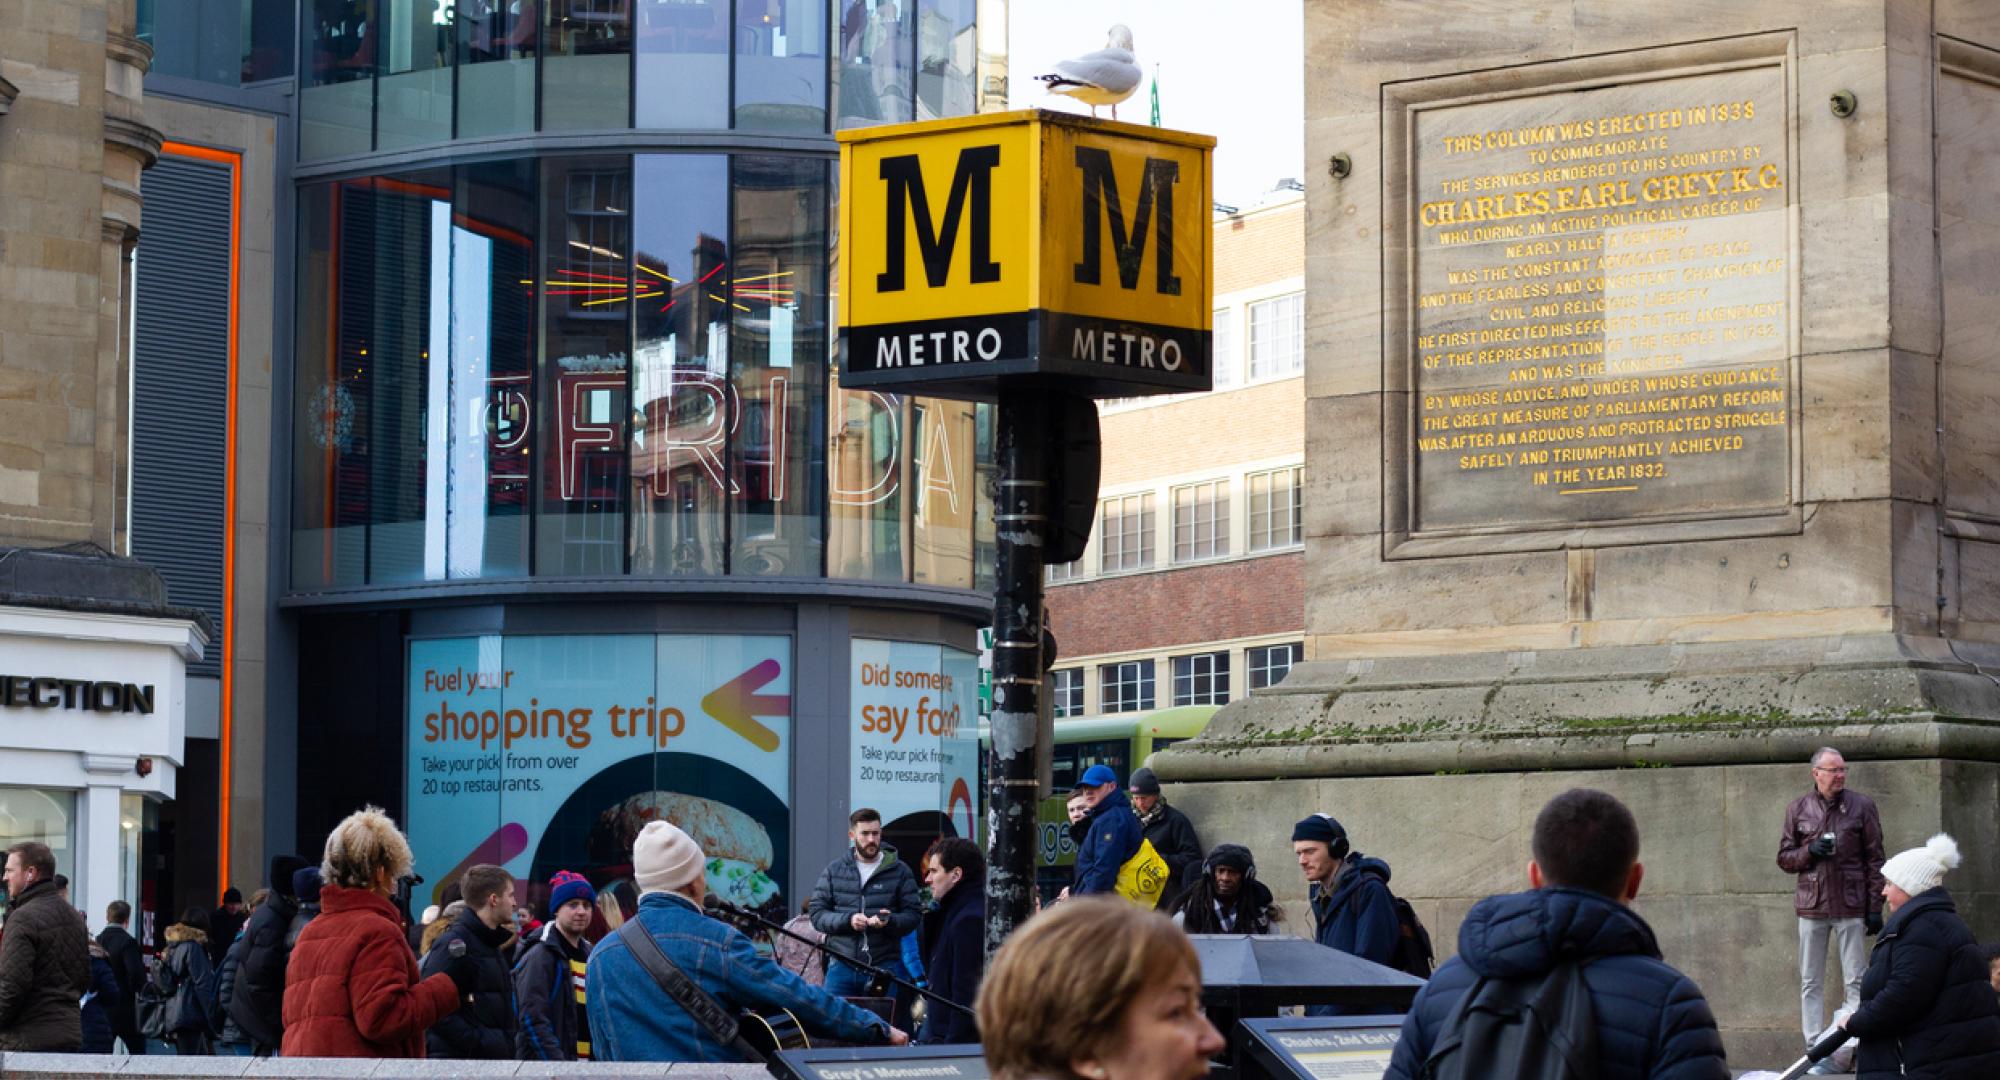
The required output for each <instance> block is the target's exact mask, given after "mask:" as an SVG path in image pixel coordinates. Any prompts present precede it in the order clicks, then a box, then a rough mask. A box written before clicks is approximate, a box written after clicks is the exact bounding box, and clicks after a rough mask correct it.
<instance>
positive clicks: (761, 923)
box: [708, 901, 974, 1017]
mask: <svg viewBox="0 0 2000 1080" xmlns="http://www.w3.org/2000/svg"><path fill="white" fill-rule="evenodd" d="M708 913H709V914H711V915H713V916H715V917H716V918H718V919H721V920H722V921H723V922H727V923H734V924H736V926H737V929H739V930H740V929H742V928H743V925H742V924H744V923H750V924H752V925H755V926H758V927H761V928H762V929H765V930H768V931H770V932H771V933H774V934H783V935H784V936H786V937H788V938H791V939H792V940H793V941H796V942H799V943H800V944H803V945H806V946H808V947H810V948H812V949H814V950H816V951H818V952H820V953H823V954H825V955H826V957H827V958H828V959H830V960H838V961H840V962H841V963H843V964H846V965H847V966H849V967H853V968H859V969H861V970H862V971H865V972H867V973H868V974H869V975H872V976H874V977H875V978H877V979H887V980H888V981H890V982H892V983H895V984H896V985H897V986H900V987H902V988H904V989H905V990H908V991H910V992H911V993H914V994H920V995H922V996H923V997H924V998H925V999H927V1000H930V1001H935V1002H937V1003H938V1004H940V1005H944V1006H946V1007H948V1008H952V1009H957V1010H958V1011H959V1012H961V1013H963V1014H965V1015H966V1016H968V1017H972V1016H973V1015H974V1014H973V1011H972V1010H971V1009H969V1008H966V1007H965V1006H963V1005H960V1004H959V1003H958V1002H956V1001H953V1000H952V999H950V998H948V997H945V996H944V995H942V994H938V993H935V992H933V991H930V990H926V989H924V988H923V987H921V986H918V985H917V984H916V983H913V982H911V981H909V980H908V979H901V978H898V977H896V976H894V975H891V974H889V973H888V972H887V971H884V970H882V969H881V968H878V967H876V966H875V965H873V964H870V963H867V962H865V961H861V960H856V959H853V958H852V957H847V956H842V955H840V954H839V953H837V952H834V951H833V950H832V949H829V948H827V947H826V945H825V944H824V943H822V942H818V941H814V940H813V939H811V938H809V937H806V936H805V935H804V934H797V933H793V932H792V931H790V930H787V929H786V928H785V927H784V924H782V923H775V922H772V921H771V920H769V919H767V918H765V917H764V916H762V915H759V914H757V913H756V912H754V911H751V910H750V909H749V908H745V907H738V906H737V905H735V904H727V905H725V904H724V902H722V901H716V902H715V904H714V906H712V907H709V908H708Z"/></svg>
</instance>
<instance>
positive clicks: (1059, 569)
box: [1043, 559, 1083, 585]
mask: <svg viewBox="0 0 2000 1080" xmlns="http://www.w3.org/2000/svg"><path fill="white" fill-rule="evenodd" d="M1082 576H1083V560H1082V559H1078V560H1077V561H1075V562H1066V563H1050V564H1048V576H1047V577H1046V578H1044V579H1043V580H1045V581H1047V582H1049V583H1050V584H1052V585H1053V584H1055V583H1056V582H1058V581H1069V580H1071V579H1072V578H1079V577H1082Z"/></svg>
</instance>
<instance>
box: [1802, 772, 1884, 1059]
mask: <svg viewBox="0 0 2000 1080" xmlns="http://www.w3.org/2000/svg"><path fill="white" fill-rule="evenodd" d="M1812 777H1813V789H1812V790H1811V791H1808V792H1806V793H1805V794H1804V795H1801V796H1799V797H1798V798H1796V799H1794V800H1792V804H1791V805H1790V806H1788V807H1786V808H1785V832H1784V836H1783V838H1782V839H1780V840H1779V841H1778V867H1779V868H1780V869H1782V870H1784V871H1785V872H1786V873H1789V874H1796V875H1798V879H1799V884H1798V891H1797V892H1796V894H1795V895H1794V896H1793V898H1792V906H1793V907H1794V909H1796V910H1797V912H1798V915H1799V1012H1800V1026H1801V1028H1802V1029H1803V1030H1804V1032H1805V1041H1806V1045H1807V1046H1808V1047H1810V1046H1811V1045H1812V1043H1813V1041H1814V1040H1815V1039H1816V1038H1817V1037H1818V1036H1819V1034H1820V1032H1822V1031H1824V1030H1826V1026H1827V1022H1828V1020H1827V1015H1826V993H1825V988H1824V987H1825V983H1824V979H1825V976H1826V946H1827V939H1828V938H1832V939H1833V942H1834V944H1835V945H1836V946H1837V947H1838V948H1839V949H1840V975H1841V980H1842V982H1843V983H1844V985H1845V990H1846V994H1845V1002H1844V1006H1845V1007H1846V1008H1847V1009H1850V1010H1851V1009H1854V1008H1856V1007H1858V1006H1859V1005H1860V1004H1861V976H1862V974H1863V973H1865V972H1866V971H1867V968H1868V949H1867V944H1866V941H1865V940H1864V936H1865V935H1867V934H1875V933H1878V932H1880V931H1881V929H1882V863H1883V861H1884V855H1883V853H1882V819H1881V816H1880V815H1879V814H1878V813H1877V812H1876V810H1875V800H1873V799H1870V798H1869V797H1868V796H1866V795H1863V794H1861V793H1860V792H1858V791H1849V790H1847V759H1845V758H1844V757H1842V756H1841V753H1840V751H1838V750H1835V749H1834V748H1833V747H1831V746H1823V747H1821V748H1820V749H1819V750H1817V751H1815V752H1814V753H1813V756H1812Z"/></svg>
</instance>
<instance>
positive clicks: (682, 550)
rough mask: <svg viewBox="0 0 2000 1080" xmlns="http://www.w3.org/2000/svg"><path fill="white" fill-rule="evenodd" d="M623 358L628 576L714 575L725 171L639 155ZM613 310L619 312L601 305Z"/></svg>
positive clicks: (724, 359) (713, 163)
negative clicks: (629, 346)
mask: <svg viewBox="0 0 2000 1080" xmlns="http://www.w3.org/2000/svg"><path fill="white" fill-rule="evenodd" d="M635 169H636V174H635V178H634V180H635V186H636V188H637V195H638V207H639V211H638V218H637V222H636V236H637V251H638V259H637V267H638V271H637V279H636V282H635V285H634V297H633V301H634V304H635V305H636V309H637V314H636V318H637V324H638V338H637V343H636V345H635V347H634V349H633V353H632V361H633V362H632V447H631V452H632V505H633V517H632V530H631V538H632V572H633V573H635V574H718V575H719V574H721V573H723V571H724V565H723V561H724V557H725V555H726V554H727V550H726V549H727V544H728V536H727V533H726V532H725V529H726V528H727V524H726V522H727V511H726V506H725V501H724V499H723V490H724V485H725V484H727V483H728V467H727V465H726V464H725V459H726V457H727V455H728V453H729V435H730V427H731V426H732V424H733V423H735V422H738V421H740V417H741V410H740V409H737V408H734V407H733V406H734V403H735V401H734V393H733V390H732V387H731V385H730V382H729V345H728V343H729V324H730V319H729V314H730V308H729V305H728V303H727V301H725V300H724V299H723V295H724V292H725V290H726V289H727V286H726V285H725V284H724V282H726V281H727V280H728V274H729V249H728V234H729V163H728V159H727V158H726V157H723V156H721V155H705V154H704V155H695V154H682V155H669V154H643V155H640V156H639V158H638V160H637V162H636V164H635ZM608 306H616V305H608Z"/></svg>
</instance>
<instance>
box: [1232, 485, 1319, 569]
mask: <svg viewBox="0 0 2000 1080" xmlns="http://www.w3.org/2000/svg"><path fill="white" fill-rule="evenodd" d="M1280 476H1284V477H1285V478H1286V479H1287V480H1289V482H1290V498H1289V499H1288V500H1287V505H1286V506H1285V507H1284V509H1283V516H1284V517H1285V518H1287V519H1289V520H1288V523H1287V527H1286V528H1285V529H1284V539H1282V540H1279V539H1276V537H1277V536H1278V533H1279V530H1278V528H1277V522H1278V520H1279V516H1280V510H1279V508H1278V506H1277V495H1278V489H1277V485H1276V482H1277V479H1278V478H1279V477H1280ZM1259 481H1262V482H1263V483H1264V485H1265V487H1264V490H1263V491H1262V492H1261V493H1260V492H1259V491H1258V490H1257V489H1258V483H1259ZM1305 487H1306V475H1305V466H1304V465H1281V466H1279V467H1277V468H1275V469H1260V470H1258V471H1256V472H1253V473H1248V474H1246V475H1245V476H1244V477H1243V510H1244V518H1243V524H1244V535H1243V547H1244V550H1245V551H1247V552H1249V553H1250V554H1252V555H1256V554H1261V553H1263V552H1267V551H1288V550H1290V549H1292V548H1296V547H1301V546H1303V545H1304V544H1305V539H1306V530H1305ZM1260 501H1261V502H1262V504H1263V506H1262V509H1259V503H1260ZM1260 516H1261V517H1262V518H1263V519H1264V521H1263V524H1262V525H1261V526H1260V525H1259V524H1258V518H1259V517H1260Z"/></svg>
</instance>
